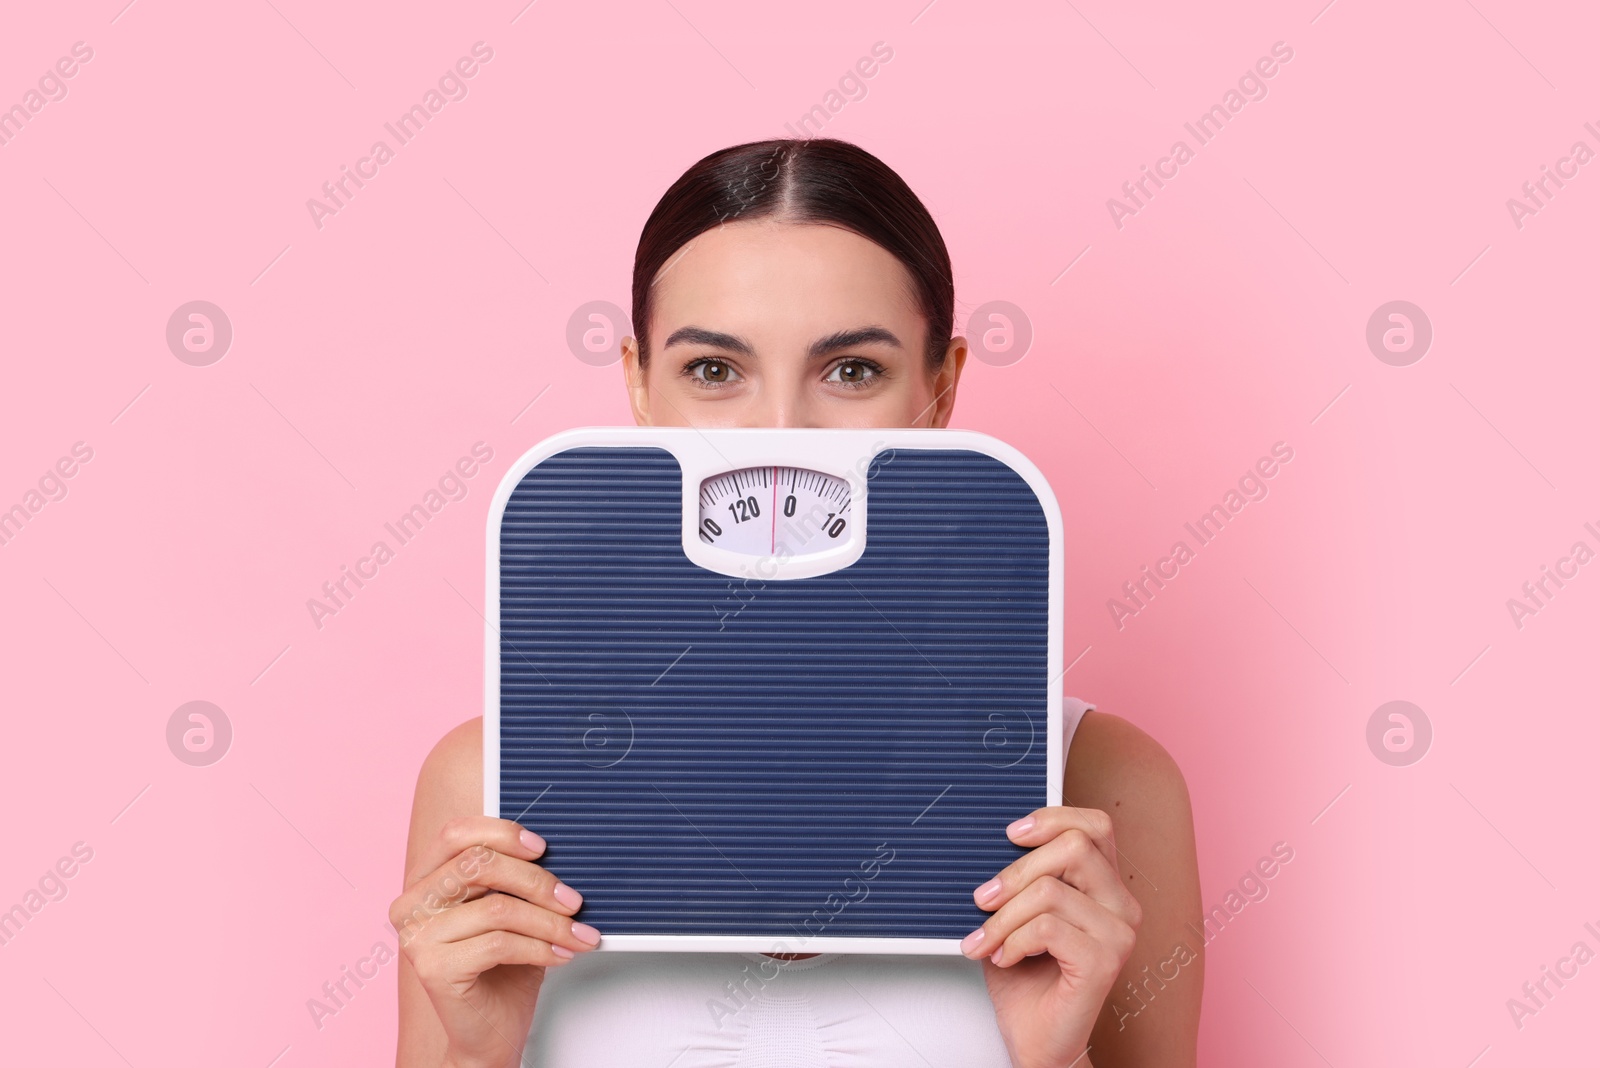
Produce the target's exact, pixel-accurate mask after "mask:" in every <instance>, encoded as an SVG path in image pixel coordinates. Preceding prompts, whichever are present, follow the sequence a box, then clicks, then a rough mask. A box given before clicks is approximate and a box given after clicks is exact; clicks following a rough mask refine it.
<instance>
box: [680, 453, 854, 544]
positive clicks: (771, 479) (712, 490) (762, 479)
mask: <svg viewBox="0 0 1600 1068" xmlns="http://www.w3.org/2000/svg"><path fill="white" fill-rule="evenodd" d="M851 521H852V517H851V514H850V484H849V483H848V482H846V481H845V480H844V479H842V478H838V477H836V476H834V475H829V474H824V473H823V472H821V471H812V470H810V469H809V468H805V467H744V468H740V469H739V470H737V471H725V472H723V473H722V474H720V475H715V476H713V477H711V478H708V479H706V480H705V481H704V482H702V483H701V484H700V526H699V533H700V540H701V541H703V542H705V543H706V544H708V545H715V546H717V547H718V548H722V549H727V550H729V551H731V552H737V553H745V554H747V555H749V556H805V555H808V554H811V553H820V552H826V551H828V550H829V549H834V548H837V547H838V546H840V545H842V544H844V543H845V542H847V541H848V540H849V532H850V523H851Z"/></svg>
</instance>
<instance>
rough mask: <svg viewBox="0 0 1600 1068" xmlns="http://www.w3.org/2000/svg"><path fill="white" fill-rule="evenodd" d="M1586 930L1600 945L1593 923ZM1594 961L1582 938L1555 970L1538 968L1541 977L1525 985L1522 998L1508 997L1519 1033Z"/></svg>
mask: <svg viewBox="0 0 1600 1068" xmlns="http://www.w3.org/2000/svg"><path fill="white" fill-rule="evenodd" d="M1583 929H1584V931H1585V933H1587V934H1588V935H1589V937H1591V938H1593V939H1595V941H1596V943H1597V944H1600V929H1597V928H1596V927H1595V925H1594V923H1593V922H1585V923H1584V925H1583ZM1592 960H1594V950H1593V949H1592V948H1590V946H1589V943H1588V942H1586V941H1584V940H1583V939H1579V940H1578V941H1576V942H1574V943H1573V944H1572V948H1571V949H1570V950H1568V951H1567V955H1566V956H1564V957H1560V958H1558V959H1557V960H1556V962H1555V965H1554V967H1552V966H1550V965H1547V964H1541V965H1539V975H1538V977H1537V978H1535V979H1530V980H1528V981H1527V982H1525V983H1523V984H1522V996H1521V997H1510V998H1506V1011H1507V1012H1509V1013H1510V1014H1511V1022H1512V1023H1514V1024H1516V1025H1517V1030H1518V1031H1520V1030H1522V1029H1523V1028H1524V1027H1526V1026H1527V1019H1528V1017H1530V1016H1537V1015H1539V1013H1541V1012H1543V1011H1544V1010H1545V1009H1548V1008H1549V1007H1550V1003H1551V1002H1552V1001H1554V1000H1555V998H1556V995H1558V994H1560V993H1561V991H1562V990H1563V989H1565V988H1566V985H1567V983H1569V982H1571V981H1572V980H1574V979H1576V978H1577V977H1578V976H1579V975H1580V974H1581V972H1580V969H1582V968H1583V966H1584V965H1586V964H1588V963H1589V962H1590V961H1592ZM1552 983H1554V984H1555V989H1554V990H1551V989H1550V985H1551V984H1552Z"/></svg>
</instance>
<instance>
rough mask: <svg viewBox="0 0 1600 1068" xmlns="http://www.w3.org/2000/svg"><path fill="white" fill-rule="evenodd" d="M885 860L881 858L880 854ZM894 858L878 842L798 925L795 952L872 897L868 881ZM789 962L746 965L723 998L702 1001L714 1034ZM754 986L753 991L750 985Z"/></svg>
mask: <svg viewBox="0 0 1600 1068" xmlns="http://www.w3.org/2000/svg"><path fill="white" fill-rule="evenodd" d="M886 849H887V850H888V851H889V853H888V856H884V850H886ZM894 858H895V849H894V847H893V846H891V845H890V844H889V843H888V842H880V843H878V845H877V846H876V847H875V848H874V851H873V855H872V856H871V857H869V858H868V859H866V860H864V861H862V862H861V863H860V864H859V865H857V868H858V869H859V870H858V871H852V872H851V873H850V874H849V875H847V876H845V878H844V881H843V883H842V886H841V891H842V892H840V893H831V894H829V895H828V896H827V898H826V899H825V900H824V901H823V905H822V907H821V908H818V909H814V910H812V912H811V915H810V916H808V917H806V918H805V919H804V920H802V921H801V926H803V927H804V928H805V931H806V933H804V934H801V932H800V930H799V928H796V929H795V934H796V935H797V936H799V939H800V945H799V947H798V948H799V949H803V948H804V947H805V945H806V944H807V943H809V942H810V941H811V940H812V939H813V938H817V937H819V936H821V935H822V934H824V933H826V931H827V927H828V924H830V923H832V922H833V921H834V919H835V918H836V917H837V916H838V915H839V914H840V913H841V912H843V911H844V910H845V909H846V908H848V907H850V906H851V905H853V904H857V903H859V902H862V901H865V900H866V899H867V897H868V895H870V894H871V893H872V886H871V883H872V880H874V879H876V878H877V877H878V876H879V875H880V874H882V872H883V869H884V868H885V867H887V866H888V865H889V863H890V862H891V861H893V860H894ZM776 952H778V953H785V954H790V953H795V952H797V948H795V947H791V946H790V945H789V943H788V942H786V941H780V942H779V943H778V946H777V949H776ZM792 963H794V962H793V961H788V960H782V959H779V958H776V957H772V956H767V958H766V959H765V960H763V961H761V962H760V963H759V964H757V965H756V972H755V973H754V974H751V971H750V965H749V963H746V964H745V965H744V967H743V968H742V969H741V970H740V973H739V974H738V975H737V976H735V977H734V978H732V979H730V980H728V981H727V982H726V983H724V984H723V986H722V990H723V993H724V994H725V995H726V997H725V998H720V997H712V998H707V999H706V1011H707V1012H708V1013H710V1014H711V1022H712V1023H713V1024H715V1025H716V1027H717V1030H719V1031H720V1030H722V1026H723V1024H724V1023H726V1022H727V1021H728V1020H729V1019H732V1018H733V1017H736V1016H738V1015H739V1013H741V1012H743V1011H744V1010H745V1009H746V1008H748V1007H749V1006H750V1005H752V1004H754V1003H755V1002H756V1001H757V1000H758V999H759V998H760V996H761V994H762V993H763V992H764V991H765V990H766V988H767V985H768V984H769V983H772V982H774V981H776V980H777V978H778V977H779V976H780V975H782V974H783V969H784V966H785V965H788V964H792ZM752 983H754V984H755V988H754V991H752V990H751V984H752Z"/></svg>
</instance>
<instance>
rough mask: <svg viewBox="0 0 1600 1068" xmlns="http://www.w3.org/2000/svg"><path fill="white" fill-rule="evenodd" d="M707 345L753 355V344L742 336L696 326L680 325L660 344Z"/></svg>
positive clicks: (666, 347) (667, 346)
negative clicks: (665, 341) (664, 342)
mask: <svg viewBox="0 0 1600 1068" xmlns="http://www.w3.org/2000/svg"><path fill="white" fill-rule="evenodd" d="M680 344H682V345H709V346H711V347H712V348H717V349H726V350H727V351H729V352H737V353H738V354H739V355H741V356H749V357H752V358H753V357H754V356H755V354H756V349H755V346H754V345H752V344H750V342H748V341H746V340H745V339H744V338H742V337H737V336H735V335H733V334H723V333H719V332H718V331H716V330H706V329H703V328H701V327H698V326H685V327H680V328H679V329H677V330H674V331H673V332H672V335H671V336H670V337H668V338H667V343H666V344H665V345H663V346H661V347H662V348H663V349H670V348H671V347H672V346H674V345H680Z"/></svg>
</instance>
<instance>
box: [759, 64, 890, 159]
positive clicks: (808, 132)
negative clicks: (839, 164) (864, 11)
mask: <svg viewBox="0 0 1600 1068" xmlns="http://www.w3.org/2000/svg"><path fill="white" fill-rule="evenodd" d="M893 58H894V49H892V48H890V47H889V46H888V45H886V44H884V43H883V42H882V41H874V42H873V43H872V53H871V55H867V56H862V57H861V58H860V59H858V60H856V62H855V66H853V67H850V68H848V69H847V70H846V71H845V72H844V73H843V74H842V75H840V76H839V81H838V86H839V88H837V89H829V90H828V91H827V92H826V93H824V94H823V96H822V100H821V101H820V102H818V103H816V104H813V105H812V106H811V109H810V110H809V111H807V112H806V113H805V114H803V115H801V116H800V117H799V118H798V119H796V120H795V121H794V122H793V123H787V122H786V123H784V124H783V128H784V129H785V130H788V131H789V133H790V134H791V135H793V136H795V137H800V138H805V139H807V140H809V139H811V138H812V137H815V136H816V135H817V134H819V133H821V132H822V128H823V127H824V126H826V125H827V124H828V121H829V120H830V119H832V118H833V117H834V116H835V115H837V114H839V112H841V111H843V110H844V109H845V105H846V104H849V103H851V102H853V101H859V100H865V99H866V98H867V82H868V81H869V80H870V79H872V78H873V77H875V76H876V75H877V73H878V71H879V70H881V69H882V66H881V65H882V64H885V63H888V62H889V61H890V60H891V59H893ZM874 59H876V62H874ZM807 123H810V124H812V126H814V127H815V129H807V127H806V124H807ZM797 127H798V128H797Z"/></svg>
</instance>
